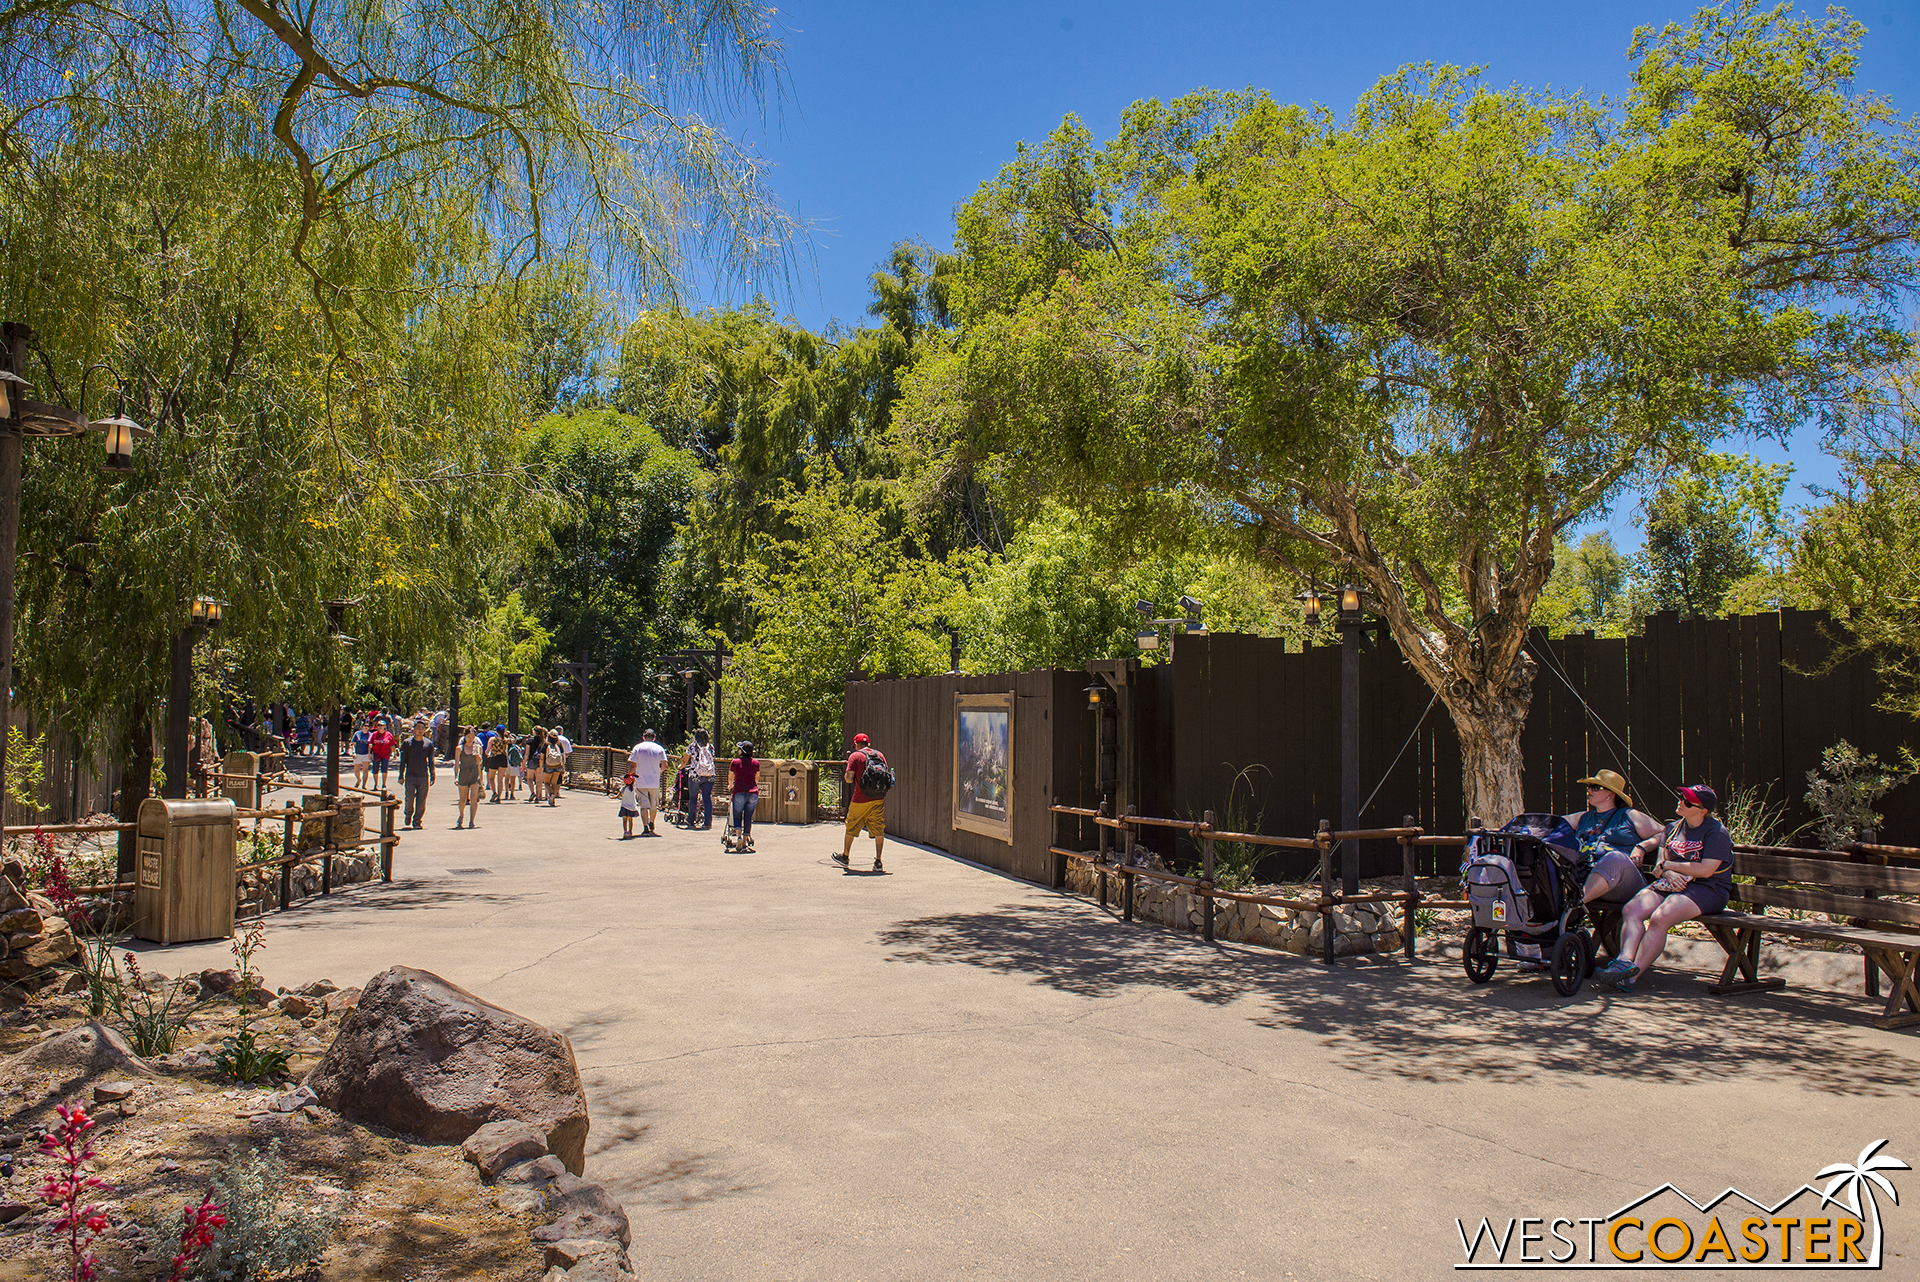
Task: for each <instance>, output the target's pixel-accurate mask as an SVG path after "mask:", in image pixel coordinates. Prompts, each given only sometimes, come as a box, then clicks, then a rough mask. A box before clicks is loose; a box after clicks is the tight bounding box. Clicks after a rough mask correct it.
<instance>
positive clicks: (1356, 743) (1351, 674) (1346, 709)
mask: <svg viewBox="0 0 1920 1282" xmlns="http://www.w3.org/2000/svg"><path fill="white" fill-rule="evenodd" d="M1295 600H1297V601H1299V602H1301V603H1302V604H1303V605H1304V606H1305V607H1306V614H1307V624H1308V626H1310V627H1318V626H1319V624H1320V609H1321V604H1322V600H1321V594H1320V593H1319V591H1318V590H1316V589H1314V588H1308V589H1307V590H1306V591H1305V592H1302V593H1301V594H1300V595H1299V596H1298V597H1296V598H1295ZM1379 626H1380V625H1379V623H1377V622H1374V623H1369V622H1367V617H1366V612H1365V610H1364V609H1363V608H1362V605H1361V599H1360V589H1359V588H1358V587H1355V586H1354V585H1353V584H1351V583H1349V584H1346V585H1344V586H1343V587H1341V589H1340V600H1339V608H1338V610H1337V611H1336V612H1335V615H1334V627H1335V628H1337V629H1338V630H1339V632H1340V828H1341V830H1342V831H1344V832H1353V831H1355V830H1357V829H1358V828H1359V827H1360V645H1361V643H1362V642H1363V641H1365V642H1366V643H1367V648H1368V649H1372V648H1373V642H1372V638H1371V637H1370V636H1369V635H1368V634H1369V633H1372V632H1375V631H1376V630H1377V629H1378V628H1379ZM1349 844H1350V845H1351V846H1352V849H1351V850H1343V851H1342V852H1341V859H1340V888H1341V893H1343V894H1348V895H1357V894H1359V893H1360V843H1359V842H1357V841H1356V842H1351V843H1349Z"/></svg>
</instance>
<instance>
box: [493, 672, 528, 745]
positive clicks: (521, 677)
mask: <svg viewBox="0 0 1920 1282" xmlns="http://www.w3.org/2000/svg"><path fill="white" fill-rule="evenodd" d="M500 675H501V676H502V677H503V678H505V680H506V683H507V733H508V734H519V733H520V683H521V682H523V681H525V680H526V679H527V674H526V673H524V672H503V673H501V674H500Z"/></svg>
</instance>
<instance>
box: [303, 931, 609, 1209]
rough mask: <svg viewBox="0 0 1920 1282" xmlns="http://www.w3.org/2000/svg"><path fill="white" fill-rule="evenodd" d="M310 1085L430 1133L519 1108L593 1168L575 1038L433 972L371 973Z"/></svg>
mask: <svg viewBox="0 0 1920 1282" xmlns="http://www.w3.org/2000/svg"><path fill="white" fill-rule="evenodd" d="M336 996H338V994H336ZM333 1000H334V999H333V998H329V999H328V1009H329V1010H331V1009H332V1005H333ZM307 1085H308V1086H310V1087H312V1088H313V1090H314V1093H315V1094H316V1095H317V1096H318V1097H319V1100H320V1102H321V1103H322V1104H324V1105H326V1106H327V1107H328V1108H331V1109H333V1110H334V1111H335V1112H337V1113H339V1114H340V1115H341V1116H343V1117H347V1118H351V1119H353V1120H355V1121H361V1122H371V1123H374V1124H376V1125H379V1126H386V1127H390V1128H391V1129H393V1130H396V1131H401V1132H404V1133H405V1134H409V1135H416V1136H418V1137H420V1138H421V1139H423V1140H426V1141H427V1142H429V1143H433V1144H458V1143H461V1142H462V1141H464V1140H465V1139H466V1138H467V1137H468V1136H470V1135H472V1134H473V1133H474V1132H475V1131H477V1130H479V1129H480V1128H481V1127H483V1126H485V1125H486V1124H487V1123H489V1122H499V1121H506V1120H510V1119H517V1120H519V1121H523V1122H526V1123H528V1124H530V1125H531V1126H532V1127H533V1128H534V1129H535V1130H536V1131H538V1132H539V1133H540V1134H541V1135H542V1136H544V1137H545V1141H546V1147H547V1148H548V1149H549V1150H550V1151H551V1152H552V1153H553V1154H554V1155H555V1156H556V1157H558V1158H559V1159H560V1160H561V1161H562V1162H563V1163H565V1164H566V1167H567V1169H568V1170H569V1171H572V1172H574V1173H575V1174H578V1173H580V1172H581V1171H583V1170H585V1169H586V1147H587V1125H588V1121H587V1095H586V1091H585V1089H584V1088H583V1087H582V1086H581V1084H580V1069H579V1066H578V1065H577V1064H576V1063H575V1062H574V1058H573V1044H572V1043H571V1042H569V1041H568V1040H567V1039H566V1038H565V1037H563V1036H562V1035H560V1034H559V1033H556V1032H553V1031H552V1030H550V1029H547V1028H543V1027H541V1026H540V1025H538V1024H536V1023H534V1022H533V1021H532V1020H529V1019H526V1018H524V1017H522V1016H520V1015H516V1014H514V1013H513V1012H512V1011H509V1010H503V1009H501V1008H500V1007H498V1006H495V1005H494V1004H493V1003H492V1002H488V1001H484V1000H482V999H481V998H479V997H476V996H474V995H473V994H472V993H470V992H468V991H466V990H465V989H464V988H461V987H460V986H459V985H457V984H453V983H450V982H448V981H447V980H445V979H442V978H441V977H440V976H438V975H435V974H432V973H430V972H428V971H424V970H415V969H414V968H413V967H411V966H395V967H392V968H391V969H389V970H385V971H382V972H381V973H380V974H378V975H375V976H374V977H373V978H372V979H370V980H368V981H367V987H366V990H365V991H364V992H363V993H361V994H360V1001H359V1005H358V1007H357V1008H356V1009H354V1010H353V1011H352V1012H351V1013H350V1014H348V1015H347V1016H346V1017H345V1019H343V1020H342V1021H341V1024H340V1035H339V1036H338V1037H337V1038H335V1039H334V1043H333V1045H332V1046H330V1047H328V1048H327V1053H326V1054H325V1055H324V1056H322V1057H321V1060H320V1063H319V1064H318V1065H317V1066H316V1067H315V1068H314V1070H313V1072H312V1073H310V1074H309V1075H308V1077H307ZM578 1236H589V1237H591V1236H596V1235H594V1234H584V1235H578Z"/></svg>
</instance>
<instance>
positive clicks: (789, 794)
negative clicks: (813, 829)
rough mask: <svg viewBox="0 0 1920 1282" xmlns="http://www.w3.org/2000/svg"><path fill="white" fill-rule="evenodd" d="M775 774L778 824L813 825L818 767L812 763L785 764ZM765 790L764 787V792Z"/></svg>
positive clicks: (774, 809)
mask: <svg viewBox="0 0 1920 1282" xmlns="http://www.w3.org/2000/svg"><path fill="white" fill-rule="evenodd" d="M779 766H780V768H779V769H778V770H776V771H775V772H774V775H773V780H772V784H773V798H774V800H773V814H774V820H773V821H774V822H775V823H783V824H810V823H812V822H813V821H814V817H815V816H814V801H815V798H816V797H817V796H818V792H819V789H818V775H817V774H816V773H815V771H816V769H817V767H815V766H814V764H813V763H812V762H811V761H782V762H780V763H779ZM762 790H763V791H764V788H763V789H762Z"/></svg>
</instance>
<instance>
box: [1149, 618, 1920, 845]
mask: <svg viewBox="0 0 1920 1282" xmlns="http://www.w3.org/2000/svg"><path fill="white" fill-rule="evenodd" d="M1827 627H1828V621H1827V618H1826V616H1825V615H1824V614H1821V613H1817V612H1809V611H1799V610H1788V611H1785V612H1784V613H1781V614H1778V615H1773V614H1767V615H1754V616H1746V617H1739V618H1732V619H1699V620H1687V621H1684V622H1683V621H1681V620H1679V619H1677V618H1675V617H1674V616H1673V615H1671V614H1661V615H1655V616H1654V617H1653V618H1651V619H1649V620H1648V621H1647V626H1646V629H1645V631H1644V633H1643V634H1642V635H1640V636H1636V637H1628V638H1625V639H1619V638H1601V637H1592V636H1572V637H1566V638H1562V639H1559V640H1551V639H1549V638H1548V637H1547V636H1546V634H1545V633H1543V632H1535V633H1534V634H1533V636H1532V637H1531V639H1530V640H1529V642H1528V648H1529V650H1530V651H1531V652H1532V654H1533V655H1534V657H1535V660H1536V662H1537V663H1538V664H1539V671H1538V673H1537V675H1536V676H1535V678H1534V684H1533V705H1532V709H1531V711H1530V712H1529V714H1528V718H1527V726H1526V730H1525V733H1524V734H1523V735H1522V738H1521V751H1522V754H1523V758H1524V761H1523V766H1524V796H1525V801H1526V805H1527V808H1528V809H1530V810H1542V811H1562V812H1564V811H1570V810H1575V809H1579V808H1582V807H1583V806H1584V804H1585V798H1584V793H1583V789H1582V788H1581V787H1580V785H1579V783H1578V781H1579V780H1580V779H1581V778H1583V777H1585V776H1587V775H1590V774H1591V773H1592V772H1593V771H1595V770H1599V769H1603V768H1604V769H1612V770H1617V771H1619V772H1620V773H1621V774H1622V775H1624V776H1625V777H1626V778H1627V781H1628V785H1629V789H1630V791H1631V792H1632V793H1633V796H1634V801H1635V803H1636V804H1637V805H1638V806H1639V807H1640V808H1641V809H1643V810H1646V811H1648V812H1649V813H1651V814H1653V815H1655V816H1657V817H1663V818H1664V817H1666V816H1668V815H1670V814H1671V813H1672V809H1673V802H1674V798H1673V795H1672V793H1671V792H1670V791H1669V788H1671V787H1678V786H1680V785H1681V784H1684V783H1699V782H1706V783H1710V784H1712V785H1713V786H1714V787H1715V788H1717V789H1719V790H1720V793H1721V795H1722V796H1723V797H1725V796H1727V795H1728V794H1729V793H1730V792H1731V791H1732V790H1733V789H1737V788H1746V787H1754V786H1757V787H1759V788H1762V789H1766V790H1770V797H1771V799H1772V801H1774V802H1775V803H1779V804H1783V805H1784V806H1785V808H1786V813H1787V819H1786V823H1787V826H1788V827H1789V828H1792V827H1795V826H1798V825H1801V824H1805V823H1810V822H1811V821H1812V818H1813V815H1812V812H1811V810H1810V809H1809V808H1808V807H1807V805H1806V802H1805V800H1804V795H1805V793H1806V789H1807V772H1808V771H1809V770H1812V769H1815V768H1816V767H1818V766H1819V764H1820V754H1821V753H1822V752H1823V751H1824V750H1825V749H1827V748H1828V747H1831V746H1832V745H1833V744H1834V743H1835V742H1837V741H1838V740H1840V739H1842V738H1844V739H1847V740H1848V741H1849V742H1851V743H1853V744H1854V746H1856V747H1858V748H1861V749H1863V750H1866V751H1871V752H1877V753H1879V754H1880V755H1881V756H1882V757H1884V758H1893V757H1894V756H1896V755H1897V753H1898V751H1899V749H1900V746H1901V745H1902V744H1912V745H1915V746H1916V747H1920V726H1916V725H1915V723H1914V722H1913V721H1912V719H1910V718H1906V717H1901V716H1896V715H1893V714H1891V713H1887V712H1883V711H1880V710H1878V709H1876V708H1875V707H1874V706H1873V705H1874V703H1875V701H1876V699H1877V698H1878V697H1879V695H1880V689H1879V685H1878V682H1877V679H1876V678H1875V676H1874V674H1873V669H1872V664H1871V663H1870V662H1869V661H1868V660H1866V659H1854V660H1850V661H1849V662H1846V663H1843V664H1840V665H1838V666H1837V667H1835V668H1834V669H1833V670H1832V671H1829V672H1825V673H1823V674H1820V675H1813V674H1814V673H1815V672H1816V671H1817V670H1818V669H1820V668H1821V667H1822V666H1823V665H1824V664H1825V662H1826V659H1827V657H1828V655H1829V653H1830V651H1831V641H1830V640H1829V637H1828V635H1827V634H1826V632H1825V631H1824V630H1823V629H1825V628H1827ZM1329 639H1330V640H1331V638H1329ZM1169 670H1170V673H1171V675H1170V677H1168V676H1161V675H1158V674H1159V673H1167V672H1168V671H1169ZM1143 676H1148V677H1150V678H1151V679H1150V681H1149V682H1148V683H1147V689H1148V690H1149V691H1150V692H1152V691H1157V690H1165V691H1166V692H1167V694H1168V695H1170V697H1166V698H1163V699H1162V700H1161V701H1162V702H1165V703H1168V704H1170V709H1168V710H1167V711H1170V714H1171V720H1172V733H1171V735H1170V736H1168V735H1165V734H1164V733H1156V730H1155V728H1154V727H1152V726H1151V725H1149V724H1146V723H1145V722H1144V721H1143V727H1142V729H1143V733H1144V734H1147V735H1150V736H1151V737H1150V738H1148V739H1147V740H1146V741H1145V742H1143V744H1142V753H1141V757H1140V760H1141V762H1142V764H1143V767H1144V768H1145V769H1146V771H1147V773H1148V775H1149V778H1148V779H1146V780H1143V788H1142V793H1143V803H1144V804H1143V809H1145V810H1146V811H1147V812H1148V813H1153V814H1165V815H1176V816H1180V817H1197V816H1198V815H1200V814H1201V813H1202V812H1204V811H1206V810H1209V809H1211V810H1213V811H1214V812H1215V813H1216V814H1218V815H1220V816H1221V817H1222V819H1221V822H1222V823H1223V824H1227V823H1230V824H1231V825H1232V826H1234V827H1239V828H1242V829H1243V830H1250V831H1258V832H1263V833H1276V834H1277V833H1302V832H1312V831H1314V828H1315V825H1316V824H1317V823H1318V822H1319V821H1320V820H1321V819H1325V818H1328V817H1334V818H1336V819H1337V817H1338V815H1339V798H1340V753H1339V746H1340V729H1339V727H1340V708H1339V700H1340V656H1339V650H1338V647H1337V645H1328V646H1309V647H1308V648H1307V650H1306V651H1305V652H1304V653H1302V652H1299V651H1295V652H1293V653H1287V651H1286V646H1285V643H1284V642H1283V641H1281V640H1279V639H1273V638H1264V637H1249V636H1238V635H1232V634H1214V635H1211V636H1205V637H1183V638H1181V639H1180V640H1179V641H1178V642H1177V644H1176V647H1175V651H1174V655H1173V661H1172V663H1171V664H1170V665H1167V666H1166V667H1163V668H1161V669H1159V670H1158V672H1157V673H1154V674H1143ZM1169 682H1170V685H1169ZM1360 682H1361V685H1360V793H1361V798H1362V800H1363V801H1365V800H1366V799H1367V798H1368V797H1369V796H1371V797H1372V801H1371V803H1370V804H1368V805H1367V807H1366V809H1365V810H1364V811H1363V812H1362V813H1361V815H1360V822H1361V825H1362V826H1363V827H1365V826H1367V825H1369V824H1386V823H1390V822H1398V821H1399V819H1400V817H1401V816H1403V815H1413V816H1414V817H1415V821H1416V822H1417V823H1418V824H1420V825H1421V826H1422V827H1423V828H1425V829H1426V830H1427V831H1429V832H1435V831H1438V832H1459V831H1461V830H1462V829H1463V828H1464V827H1465V824H1466V820H1467V816H1466V814H1465V812H1464V800H1463V794H1462V784H1461V771H1460V748H1459V741H1458V739H1457V737H1456V736H1455V734H1454V731H1453V725H1452V722H1451V720H1450V718H1449V717H1448V716H1447V713H1446V709H1445V708H1444V707H1443V706H1440V705H1438V704H1432V692H1431V690H1429V689H1428V687H1427V686H1426V684H1425V682H1423V681H1422V680H1421V679H1420V677H1419V676H1418V675H1417V674H1416V673H1415V672H1414V671H1413V669H1412V667H1411V666H1409V665H1408V664H1406V663H1405V662H1404V661H1403V660H1402V658H1401V655H1400V653H1399V651H1398V649H1397V648H1396V647H1395V646H1394V644H1393V643H1392V642H1391V641H1390V640H1388V641H1383V642H1382V643H1381V645H1380V647H1379V648H1378V649H1377V650H1375V651H1374V652H1372V653H1370V654H1363V655H1362V656H1361V661H1360ZM1146 701H1147V702H1148V703H1154V702H1155V699H1154V698H1153V697H1152V695H1151V693H1150V695H1149V698H1148V699H1147V700H1146ZM1430 704H1432V706H1431V709H1430V710H1429V705H1430ZM1396 756H1397V757H1398V760H1397V763H1396ZM1243 771H1245V772H1246V773H1244V774H1243V773H1242V772H1243ZM1880 809H1881V810H1882V812H1883V813H1884V814H1885V815H1886V823H1885V825H1884V829H1885V831H1886V832H1887V833H1889V834H1908V835H1920V783H1916V784H1912V785H1908V786H1905V787H1903V788H1900V789H1897V790H1895V791H1894V792H1893V793H1891V794H1889V795H1888V796H1887V797H1886V798H1885V799H1884V800H1883V801H1882V802H1881V803H1880ZM1483 818H1485V819H1487V820H1488V821H1489V822H1498V821H1500V820H1503V819H1505V818H1506V816H1492V815H1489V816H1483ZM1396 858H1397V855H1396V854H1395V852H1393V851H1392V849H1391V848H1390V847H1389V848H1387V849H1385V850H1383V851H1370V852H1369V855H1368V857H1367V859H1366V860H1365V862H1364V863H1363V867H1364V868H1366V869H1367V871H1368V872H1369V873H1370V874H1371V873H1372V872H1374V871H1388V869H1386V868H1385V866H1384V865H1385V864H1386V863H1390V862H1392V860H1394V859H1396ZM1285 862H1286V861H1285V859H1284V857H1276V859H1275V861H1274V864H1275V866H1274V867H1273V868H1270V869H1267V870H1266V871H1267V872H1268V873H1269V874H1270V875H1275V876H1279V875H1289V874H1291V873H1297V872H1299V871H1301V870H1298V869H1291V868H1282V867H1281V866H1280V865H1281V864H1284V863H1285ZM1375 863H1381V864H1382V868H1381V869H1374V868H1373V866H1372V865H1373V864H1375Z"/></svg>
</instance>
